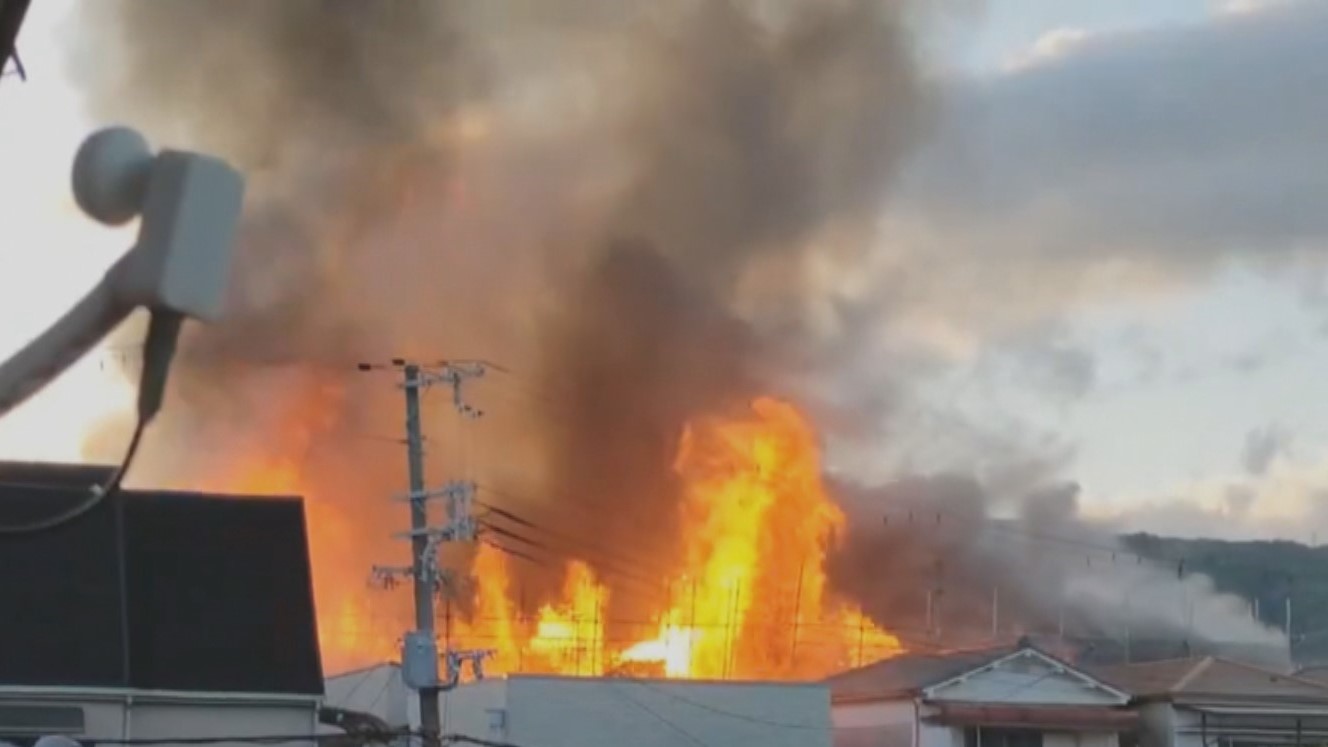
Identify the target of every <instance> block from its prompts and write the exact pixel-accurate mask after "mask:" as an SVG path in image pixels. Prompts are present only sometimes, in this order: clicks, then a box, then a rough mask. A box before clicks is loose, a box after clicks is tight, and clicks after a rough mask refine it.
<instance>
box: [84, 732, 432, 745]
mask: <svg viewBox="0 0 1328 747" xmlns="http://www.w3.org/2000/svg"><path fill="white" fill-rule="evenodd" d="M411 735H412V732H411V731H410V730H409V729H392V730H389V731H384V732H381V733H380V732H357V733H354V734H351V733H344V732H329V733H324V734H317V733H314V734H273V735H260V736H216V737H163V738H151V739H100V738H98V739H95V740H90V741H95V742H96V743H98V744H109V745H119V746H120V747H150V746H152V745H171V744H190V745H211V744H226V743H231V744H291V743H308V742H314V743H321V742H342V743H344V742H346V741H353V742H356V743H359V744H388V743H389V742H391V741H393V740H395V739H400V738H402V737H408V736H411Z"/></svg>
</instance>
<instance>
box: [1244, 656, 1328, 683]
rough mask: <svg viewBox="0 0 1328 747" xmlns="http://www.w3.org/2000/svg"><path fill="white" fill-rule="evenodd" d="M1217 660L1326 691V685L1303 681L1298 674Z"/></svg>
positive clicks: (1245, 663) (1247, 663)
mask: <svg viewBox="0 0 1328 747" xmlns="http://www.w3.org/2000/svg"><path fill="white" fill-rule="evenodd" d="M1218 660H1219V661H1221V662H1222V663H1223V664H1229V665H1231V666H1233V667H1239V668H1241V669H1245V670H1248V671H1251V672H1258V673H1259V674H1266V675H1269V676H1271V677H1277V678H1278V679H1283V680H1287V681H1289V682H1295V683H1296V684H1298V685H1309V686H1310V687H1313V688H1315V689H1318V690H1328V684H1324V683H1321V682H1315V681H1314V680H1308V679H1304V678H1302V677H1300V676H1299V675H1300V672H1293V673H1291V674H1283V673H1282V672H1278V671H1274V670H1272V669H1266V668H1264V667H1261V666H1256V665H1254V664H1250V663H1249V662H1245V661H1236V660H1235V659H1221V658H1219V659H1218Z"/></svg>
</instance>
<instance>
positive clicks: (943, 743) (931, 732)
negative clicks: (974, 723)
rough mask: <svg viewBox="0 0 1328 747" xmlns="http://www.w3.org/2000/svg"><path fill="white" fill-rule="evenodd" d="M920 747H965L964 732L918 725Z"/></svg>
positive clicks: (950, 728)
mask: <svg viewBox="0 0 1328 747" xmlns="http://www.w3.org/2000/svg"><path fill="white" fill-rule="evenodd" d="M918 747H964V732H963V731H961V730H959V729H955V728H953V727H949V726H938V725H936V724H918Z"/></svg>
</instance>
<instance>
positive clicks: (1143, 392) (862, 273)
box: [0, 0, 1328, 540]
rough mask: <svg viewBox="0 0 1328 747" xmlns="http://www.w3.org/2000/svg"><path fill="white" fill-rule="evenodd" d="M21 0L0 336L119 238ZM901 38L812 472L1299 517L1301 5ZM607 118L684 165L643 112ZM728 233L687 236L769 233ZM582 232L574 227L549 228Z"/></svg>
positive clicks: (1317, 203)
mask: <svg viewBox="0 0 1328 747" xmlns="http://www.w3.org/2000/svg"><path fill="white" fill-rule="evenodd" d="M35 5H36V7H35V8H34V9H33V11H32V14H31V18H30V21H29V23H28V26H27V28H26V29H25V32H24V36H23V38H22V39H21V40H20V42H21V44H20V50H21V52H22V53H23V56H24V61H25V63H26V66H27V68H28V70H29V74H30V75H31V76H32V77H31V80H30V81H29V82H27V83H19V82H18V81H17V80H16V79H14V78H6V79H5V80H4V82H3V84H0V159H2V162H3V163H4V164H5V168H4V169H3V170H2V171H0V195H2V196H3V198H4V200H3V203H0V204H2V205H3V210H4V219H3V220H4V225H5V226H6V227H10V233H9V234H8V235H9V236H11V237H16V238H13V239H11V241H9V242H6V244H5V246H4V247H3V251H6V252H8V253H7V254H6V255H5V257H6V260H7V265H8V266H9V267H10V268H12V269H11V271H10V272H7V273H4V276H3V278H0V282H3V283H6V284H7V285H6V286H4V287H3V289H2V290H3V292H0V303H3V304H7V306H4V307H0V308H3V310H4V311H5V312H6V314H5V316H6V318H7V319H8V320H10V321H9V322H8V323H7V324H6V325H5V326H4V328H3V330H2V331H0V343H3V345H4V346H6V347H13V346H17V345H18V344H19V343H20V342H21V341H22V340H23V339H24V338H25V337H26V336H27V335H29V334H31V333H33V332H35V331H36V330H37V329H39V328H40V327H41V326H42V323H43V320H45V319H49V318H52V317H53V316H54V315H55V314H56V313H58V311H59V310H60V309H61V308H63V307H64V306H65V305H67V304H68V303H69V302H70V301H72V299H73V298H74V297H76V295H77V294H78V293H79V292H80V291H81V290H82V289H83V288H85V287H87V285H89V284H90V283H91V282H92V281H93V280H94V279H95V277H96V276H97V273H98V272H100V270H101V269H102V268H103V267H105V266H106V264H108V262H109V258H110V256H111V254H112V253H113V252H114V250H115V247H116V246H118V245H120V243H122V242H124V241H126V240H127V237H126V236H125V234H123V233H120V234H113V233H111V232H107V231H104V230H102V229H100V228H97V227H95V226H89V225H88V224H87V222H86V221H83V220H82V219H81V218H80V217H79V216H78V215H77V214H76V212H75V211H74V210H73V208H72V204H71V200H70V199H69V197H68V195H67V188H66V174H67V169H68V163H69V159H70V157H71V156H72V152H73V149H74V148H75V147H76V145H77V142H78V139H79V137H80V136H81V135H82V134H83V133H84V132H86V131H87V129H88V128H90V127H92V126H93V125H94V123H95V122H96V120H94V119H93V117H92V115H91V114H90V113H89V109H88V106H89V101H90V100H96V99H97V98H98V97H97V92H89V91H87V90H86V88H87V86H88V85H89V83H88V80H89V78H88V76H87V73H86V68H84V69H83V70H82V71H80V70H79V69H78V67H79V64H80V63H79V61H78V60H77V59H76V58H77V57H78V55H76V54H75V55H71V54H70V50H69V49H68V47H69V46H70V45H71V44H72V43H73V42H72V41H65V42H62V41H61V39H65V40H71V39H77V38H79V37H78V33H77V27H78V24H79V23H80V17H81V16H84V15H86V13H87V6H85V5H79V4H75V3H59V2H42V3H37V4H35ZM964 5H966V6H977V5H979V4H971V3H970V4H964ZM71 29H72V31H71ZM919 34H920V35H921V36H920V37H919V38H918V39H917V41H918V42H919V46H920V47H921V48H922V49H923V50H925V55H926V63H927V67H926V70H925V72H924V73H923V77H924V78H925V79H926V80H927V83H928V85H929V90H928V92H927V93H928V101H927V105H926V107H925V110H926V111H925V114H923V113H920V114H919V115H918V119H917V121H916V123H911V124H910V127H912V126H914V125H916V127H917V131H916V132H915V131H914V130H912V129H910V130H909V131H907V132H903V133H901V134H900V137H899V138H893V137H884V136H882V135H881V133H876V137H874V138H873V139H871V140H869V141H868V142H871V143H874V144H876V143H883V144H885V145H887V146H889V148H891V152H889V153H877V154H872V155H874V156H876V157H877V158H878V159H884V161H886V162H885V163H881V164H877V163H876V162H875V160H874V159H872V158H867V157H865V156H864V161H865V162H867V165H866V166H865V167H864V168H868V169H875V168H878V167H879V168H882V169H885V168H888V170H889V171H890V173H891V178H890V180H889V185H888V190H883V191H881V192H880V193H879V194H878V193H876V192H870V194H868V195H867V197H869V198H870V199H873V200H879V210H878V213H877V215H876V217H877V219H878V220H879V228H880V231H879V235H878V236H876V237H875V238H874V243H873V245H872V247H871V250H870V252H869V253H868V254H867V255H865V256H864V257H861V258H858V260H857V261H858V262H859V268H858V270H857V271H855V272H854V273H852V274H851V275H849V276H845V275H842V274H839V275H834V277H833V279H834V284H833V287H831V288H829V290H828V292H827V293H825V294H824V295H823V296H822V297H821V298H820V299H819V300H820V301H822V302H824V303H826V304H828V305H829V306H830V307H832V308H847V309H851V313H846V314H844V315H840V316H834V315H831V316H832V320H833V321H834V322H835V323H834V324H830V327H831V328H832V332H841V333H843V334H848V333H847V332H843V330H849V331H851V333H852V334H851V336H850V337H851V339H849V340H848V341H846V343H845V345H844V346H842V347H838V348H834V351H833V354H834V355H835V356H843V355H844V353H843V347H847V348H849V349H851V351H852V354H851V355H847V356H846V357H844V358H843V360H842V365H837V366H836V367H835V370H834V373H833V374H829V373H826V372H825V371H824V370H821V369H818V368H817V367H815V366H798V367H794V370H795V371H797V372H802V371H809V372H811V373H809V374H808V376H812V377H813V380H812V381H810V382H799V385H800V386H802V387H804V388H806V389H809V390H814V391H817V392H820V393H821V394H822V395H823V397H824V399H826V400H830V401H842V402H844V403H845V404H846V406H852V407H854V408H855V411H856V413H858V414H861V413H867V417H865V418H864V417H855V418H842V419H836V418H827V420H826V422H827V424H829V425H830V427H831V431H832V432H831V434H830V435H831V445H832V449H831V457H832V459H833V461H834V463H835V465H836V467H837V468H838V469H840V470H842V471H844V472H847V473H850V474H854V475H860V476H866V477H868V478H873V479H877V480H889V479H891V478H892V477H894V476H898V475H901V474H907V473H916V472H924V473H926V472H940V471H958V472H962V473H975V474H977V475H979V476H981V477H982V478H983V479H984V481H985V482H987V483H988V484H989V485H994V486H1000V485H1002V484H1006V483H1008V484H1010V485H1020V486H1022V485H1027V484H1030V483H1036V482H1040V481H1045V480H1050V479H1073V480H1076V481H1077V482H1079V483H1080V484H1081V485H1082V486H1083V494H1082V495H1081V497H1080V502H1081V504H1082V506H1083V507H1084V508H1085V510H1087V511H1089V512H1094V513H1100V514H1104V515H1119V516H1120V517H1121V520H1122V521H1123V522H1125V523H1126V524H1129V525H1131V526H1134V527H1137V528H1143V529H1150V530H1154V531H1162V532H1173V533H1187V534H1211V533H1221V534H1225V535H1237V536H1239V535H1247V536H1248V535H1278V536H1288V537H1292V538H1296V539H1302V540H1308V539H1311V537H1310V534H1311V533H1312V532H1316V531H1324V532H1328V515H1325V514H1324V513H1323V509H1321V508H1320V504H1322V503H1325V501H1323V500H1322V499H1321V495H1322V492H1321V491H1324V490H1328V429H1326V427H1325V426H1323V425H1321V423H1323V422H1328V417H1326V416H1328V404H1325V403H1326V402H1328V397H1324V396H1322V395H1323V394H1324V392H1322V391H1321V390H1322V389H1323V386H1324V385H1323V384H1322V383H1321V382H1322V380H1323V377H1322V376H1320V375H1319V372H1320V371H1322V370H1326V369H1325V364H1328V336H1326V335H1325V329H1328V304H1326V301H1325V299H1328V291H1326V290H1325V289H1326V288H1328V285H1325V280H1326V279H1328V277H1326V276H1325V272H1324V268H1323V267H1322V260H1321V259H1320V257H1319V252H1320V251H1321V246H1320V244H1321V243H1322V242H1323V239H1324V235H1325V231H1328V226H1325V224H1324V219H1323V217H1322V216H1324V215H1328V210H1326V209H1325V208H1328V205H1325V204H1324V202H1325V200H1328V197H1325V195H1328V183H1326V182H1328V168H1325V167H1328V163H1326V161H1328V158H1325V155H1324V154H1325V152H1326V151H1325V150H1324V148H1323V145H1322V134H1321V133H1322V127H1323V123H1324V122H1328V116H1324V115H1328V97H1325V96H1324V94H1323V93H1322V90H1321V88H1322V85H1321V83H1322V80H1323V78H1324V75H1325V72H1328V51H1325V50H1328V43H1326V42H1328V6H1325V5H1324V4H1323V3H1319V2H1252V1H1247V2H1239V3H1235V2H1232V3H1220V4H1218V3H1208V2H1202V1H1201V0H1174V1H1172V2H1156V1H1154V2H1097V1H1095V0H1081V1H1080V2H1063V1H1058V2H1050V1H1048V2H1023V1H1022V0H1006V1H1005V2H991V3H987V4H986V5H985V6H983V7H965V8H963V9H956V10H955V12H954V14H953V16H951V17H946V18H943V19H929V20H928V22H927V23H926V24H925V25H924V29H923V31H920V32H919ZM403 54H404V53H403ZM741 63H742V61H741V60H737V61H734V62H733V65H735V66H736V67H733V68H731V69H733V70H737V71H738V72H741V70H742V68H741V67H740V65H741ZM82 64H83V65H84V66H86V64H87V61H86V60H84V61H83V62H82ZM698 64H700V63H698ZM726 64H727V63H726ZM216 75H218V76H221V77H220V78H218V83H217V87H216V88H215V89H214V90H212V91H208V92H203V93H202V94H201V95H212V96H224V95H225V92H226V89H227V85H226V83H225V76H226V75H227V71H226V70H225V69H221V70H218V71H217V72H216ZM443 78H445V76H443ZM443 78H440V80H439V85H447V84H448V82H449V81H447V80H444V79H443ZM665 84H668V81H665ZM932 84H934V86H933V85H932ZM882 85H885V86H890V85H894V83H892V82H891V81H882ZM932 88H934V90H932ZM246 90H251V89H246ZM704 93H705V92H703V94H704ZM103 95H104V92H103ZM702 103H704V102H702ZM98 105H99V106H100V105H104V102H99V104H98ZM513 105H519V103H517V104H513ZM566 113H567V114H568V116H572V115H574V114H575V112H574V111H568V112H566ZM870 114H871V113H870V112H868V113H867V114H866V115H864V117H863V118H859V119H857V120H855V121H856V122H864V121H865V122H868V123H870V122H871V119H870V116H869V115H870ZM883 116H884V115H883ZM887 119H888V121H887ZM897 123H898V120H897V119H893V118H886V119H882V122H881V126H882V127H885V126H887V125H889V126H894V125H896V124H897ZM637 134H639V135H640V136H641V137H642V138H645V139H646V140H647V141H648V142H649V143H650V145H651V147H652V148H654V149H655V150H654V151H652V152H653V153H654V156H653V157H655V158H657V159H660V160H659V164H661V165H662V166H664V167H668V168H670V169H672V171H670V172H669V173H673V174H677V175H679V176H680V177H685V176H687V175H688V172H687V171H685V169H684V170H681V171H680V170H679V169H683V167H681V166H678V165H677V164H676V162H675V161H674V160H671V159H676V158H677V155H678V153H677V151H676V146H677V144H676V143H673V142H671V141H670V140H669V133H668V132H667V131H658V132H656V131H643V132H640V133H637ZM178 144H181V145H185V146H189V145H194V144H195V143H191V142H180V143H178ZM896 149H897V151H898V152H897V153H896V152H895V150H896ZM262 155H263V154H259V155H258V156H256V157H257V158H259V159H260V160H261V157H262ZM814 155H815V156H816V157H817V158H818V159H819V158H821V157H822V156H825V155H826V154H825V153H823V152H822V151H819V150H818V151H815V152H814ZM831 155H833V154H831ZM896 160H898V163H895V161H896ZM818 163H819V161H818ZM500 166H501V164H493V168H494V169H495V170H497V169H498V168H499V167H500ZM560 167H561V165H560V164H558V163H549V164H547V168H548V170H549V173H554V172H556V170H557V169H558V168H560ZM873 173H874V172H873ZM756 178H758V179H759V178H760V175H756ZM841 182H842V183H845V184H849V183H851V180H847V181H843V180H841ZM837 183H840V182H837ZM536 186H538V185H535V186H532V187H531V189H532V193H533V194H537V193H538V190H537V189H536ZM768 186H771V187H774V186H775V185H768ZM855 194H859V193H856V192H855ZM636 197H637V198H638V199H637V201H636V202H631V201H625V202H624V203H623V204H620V205H616V206H615V209H616V210H617V211H618V212H616V213H615V215H616V217H617V218H618V219H620V220H621V221H622V222H623V223H624V224H625V225H631V224H633V221H636V222H638V223H639V222H640V221H639V215H640V213H641V211H643V210H646V209H647V207H648V209H650V210H657V209H658V203H659V197H658V196H657V195H652V194H650V193H649V192H642V193H640V194H638V195H636ZM784 197H789V196H788V195H781V194H774V198H784ZM796 198H797V195H793V197H792V199H793V201H792V203H791V204H793V205H794V207H795V208H796V207H799V205H800V203H798V202H797V199H796ZM475 199H477V200H482V199H483V198H482V196H480V197H476V198H475ZM698 204H704V203H703V202H699V203H698ZM642 205H644V206H647V207H641V206H642ZM634 206H635V207H634ZM803 207H805V205H804V206H803ZM483 209H484V206H483V205H480V206H479V208H478V210H480V211H482V210H483ZM529 209H530V210H532V211H538V210H539V209H540V207H539V206H530V207H529ZM808 209H810V208H808ZM798 217H799V216H798V214H797V213H796V211H795V212H793V213H790V215H789V216H788V218H789V221H792V225H793V226H794V229H800V228H801V227H802V226H801V224H798V222H797V221H798ZM775 227H776V228H778V229H780V230H784V229H786V228H788V226H787V225H783V224H780V225H776V226H775ZM749 228H750V227H749V226H747V225H746V224H724V225H719V224H716V226H715V227H713V229H712V230H711V231H710V233H708V234H706V235H707V236H708V237H711V238H713V239H714V240H716V241H720V240H723V241H729V240H730V239H731V237H732V236H735V235H736V236H739V237H740V242H739V243H742V242H748V243H751V244H753V245H755V244H761V243H762V242H766V241H768V240H769V238H770V237H769V236H767V235H764V234H759V232H758V233H752V232H751V231H749V230H748V229H749ZM818 228H819V227H818ZM347 230H350V229H347ZM760 230H761V231H767V230H773V229H770V227H769V226H767V225H766V224H761V225H760ZM513 233H519V229H513ZM758 234H759V235H758ZM509 238H513V237H509ZM583 238H596V237H584V236H575V237H555V240H557V241H568V240H572V239H583ZM20 239H21V240H20ZM513 240H514V241H515V238H513ZM700 250H706V247H705V246H704V242H703V243H702V246H701V248H700ZM679 251H681V250H679ZM618 271H623V270H621V267H620V269H619V270H618ZM463 285H464V284H463ZM480 285H483V284H482V283H481V284H480ZM448 287H449V289H450V288H451V286H450V285H449V286H448ZM758 295H759V294H758ZM827 298H828V299H829V300H828V301H826V300H825V299H827ZM694 311H695V313H697V314H704V313H705V311H704V309H695V310H694ZM818 318H819V317H818ZM578 323H579V322H578V321H577V320H574V319H573V320H567V321H566V324H567V325H570V326H571V327H572V328H575V327H576V325H577V324H578ZM560 329H563V330H564V331H565V330H566V327H561V328H560ZM324 333H325V334H327V335H329V336H333V337H335V336H336V335H337V334H338V331H337V330H325V331H324ZM468 342H470V341H468ZM470 347H475V345H467V348H468V349H466V350H464V351H462V354H470V355H474V356H476V357H487V356H489V355H491V354H490V353H489V352H488V351H486V350H482V349H476V350H470V349H469V348H470ZM368 352H378V351H368ZM454 352H455V351H446V353H447V354H452V353H454ZM809 354H816V355H822V354H828V353H826V352H825V351H824V350H815V351H810V353H809ZM532 355H533V356H535V358H536V359H538V358H539V351H533V352H532ZM108 362H109V363H114V360H113V355H111V354H108V353H102V354H100V356H99V357H96V358H94V359H92V360H89V361H85V362H84V363H83V364H81V365H80V367H79V368H78V369H77V370H76V371H74V372H73V373H72V374H71V375H70V376H69V377H68V378H67V380H65V381H63V382H61V383H60V384H58V385H57V386H55V387H53V388H52V389H51V390H50V391H48V392H46V393H44V394H43V395H42V396H41V397H40V398H39V399H38V400H37V401H34V402H33V403H31V404H30V405H29V406H27V407H26V408H25V409H24V410H23V411H21V412H19V413H17V414H15V415H14V416H13V417H11V418H8V419H6V420H5V421H4V422H3V423H2V424H0V451H3V453H4V454H6V455H9V456H15V457H34V458H55V459H61V458H63V459H69V458H77V457H79V456H80V455H81V454H83V453H84V452H83V449H84V441H85V438H86V437H88V436H89V435H91V434H93V433H94V431H96V435H97V436H98V438H100V439H102V440H105V439H106V438H107V436H106V435H105V434H104V433H102V432H101V431H100V430H99V426H100V424H102V423H104V421H105V418H106V417H107V415H108V414H110V413H113V412H114V411H116V410H117V409H118V408H121V407H124V406H127V404H128V401H129V400H128V396H127V393H126V387H125V385H124V384H123V381H122V377H121V375H120V373H119V372H118V371H117V370H116V367H115V366H114V365H105V366H103V365H100V364H104V363H108ZM527 370H529V369H527ZM790 375H791V376H793V377H795V378H796V377H797V376H798V375H800V373H791V374H790ZM523 386H533V384H531V383H530V382H529V381H527V382H525V383H524V384H523ZM863 402H870V403H871V405H872V406H871V407H861V406H860V404H861V403H863ZM560 417H567V414H566V413H563V414H562V415H560ZM841 420H843V421H844V422H840V421H841ZM384 427H388V426H384ZM102 448H103V449H105V446H104V445H103V447H102ZM98 453H114V448H110V449H109V450H104V451H101V452H98ZM1029 475H1032V476H1033V477H1034V478H1036V479H1029V477H1028V476H1029Z"/></svg>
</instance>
